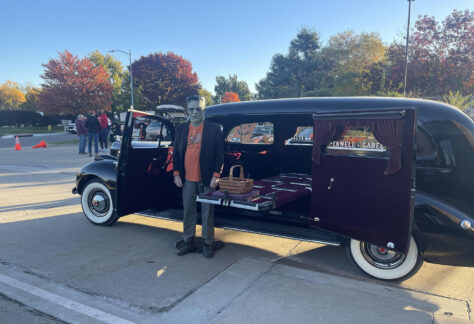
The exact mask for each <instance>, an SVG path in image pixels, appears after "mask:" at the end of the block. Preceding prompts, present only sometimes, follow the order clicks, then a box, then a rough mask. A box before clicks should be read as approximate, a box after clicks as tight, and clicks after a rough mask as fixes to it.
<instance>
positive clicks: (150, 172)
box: [117, 110, 176, 216]
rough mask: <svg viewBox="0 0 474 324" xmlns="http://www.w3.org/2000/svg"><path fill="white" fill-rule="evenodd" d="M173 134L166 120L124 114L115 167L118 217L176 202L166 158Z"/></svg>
mask: <svg viewBox="0 0 474 324" xmlns="http://www.w3.org/2000/svg"><path fill="white" fill-rule="evenodd" d="M149 125H151V126H150V127H149V128H148V131H147V127H148V126H149ZM157 126H158V127H157ZM174 134H175V131H174V126H173V124H172V123H171V122H169V121H168V120H167V119H165V118H162V117H159V116H155V115H152V114H147V113H144V112H139V111H136V110H133V111H132V110H130V111H129V112H128V113H127V117H126V120H125V129H124V133H123V136H122V146H121V149H120V157H119V161H118V164H117V212H118V214H119V216H123V215H127V214H131V213H134V212H139V211H143V210H147V209H150V208H156V209H163V208H165V207H166V206H167V205H168V204H169V202H173V201H175V199H176V198H175V197H176V196H175V195H176V188H175V186H174V184H173V176H172V170H170V168H169V165H168V164H169V163H172V160H171V161H170V158H169V154H170V153H171V152H172V144H173V139H174ZM167 169H168V170H167Z"/></svg>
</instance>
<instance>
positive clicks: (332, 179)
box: [328, 178, 334, 190]
mask: <svg viewBox="0 0 474 324" xmlns="http://www.w3.org/2000/svg"><path fill="white" fill-rule="evenodd" d="M333 184H334V178H331V180H329V187H328V190H331V189H332V185H333Z"/></svg>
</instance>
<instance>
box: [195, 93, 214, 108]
mask: <svg viewBox="0 0 474 324" xmlns="http://www.w3.org/2000/svg"><path fill="white" fill-rule="evenodd" d="M198 93H199V95H200V96H201V97H204V99H206V106H212V105H213V104H214V101H213V100H212V93H211V92H210V91H207V90H206V89H199V90H198Z"/></svg>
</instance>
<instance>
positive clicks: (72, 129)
mask: <svg viewBox="0 0 474 324" xmlns="http://www.w3.org/2000/svg"><path fill="white" fill-rule="evenodd" d="M64 132H65V133H70V134H77V129H76V124H75V123H70V124H67V125H65V126H64Z"/></svg>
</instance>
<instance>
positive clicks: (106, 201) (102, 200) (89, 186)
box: [81, 179, 118, 226]
mask: <svg viewBox="0 0 474 324" xmlns="http://www.w3.org/2000/svg"><path fill="white" fill-rule="evenodd" d="M81 206H82V210H83V212H84V216H86V218H87V219H88V220H89V221H90V222H92V223H93V224H96V225H103V226H109V225H112V224H113V223H115V222H116V221H117V219H118V217H117V213H116V212H115V211H114V206H113V200H112V195H111V194H110V190H109V189H108V188H107V187H106V186H105V185H104V184H103V183H102V182H101V181H100V180H98V179H94V180H90V181H89V182H87V183H86V185H85V186H84V190H83V191H82V195H81Z"/></svg>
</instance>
